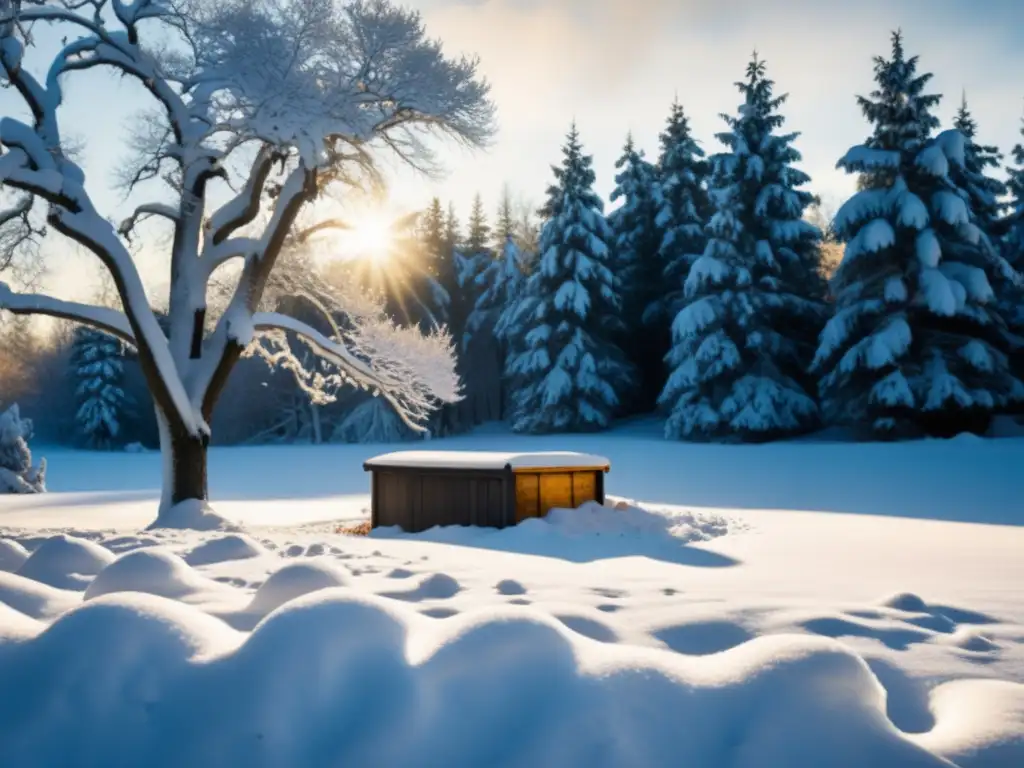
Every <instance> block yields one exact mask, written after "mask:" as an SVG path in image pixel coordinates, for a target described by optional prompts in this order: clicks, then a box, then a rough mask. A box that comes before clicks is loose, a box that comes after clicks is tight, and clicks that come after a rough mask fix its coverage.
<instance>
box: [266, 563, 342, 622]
mask: <svg viewBox="0 0 1024 768" xmlns="http://www.w3.org/2000/svg"><path fill="white" fill-rule="evenodd" d="M348 585H349V573H348V571H347V570H345V569H344V568H342V567H341V566H339V565H335V564H334V563H332V562H330V561H329V560H309V561H304V562H301V563H291V564H290V565H286V566H284V567H283V568H279V569H278V570H276V571H274V573H272V574H271V575H270V578H268V579H267V580H266V581H265V582H263V584H262V585H261V586H260V588H259V589H257V590H256V594H255V595H253V598H252V602H251V603H250V604H249V609H248V610H249V612H250V613H258V614H263V615H265V614H268V613H270V612H271V611H274V610H276V609H277V608H279V607H280V606H282V605H284V604H285V603H287V602H289V601H291V600H294V599H295V598H297V597H301V596H302V595H306V594H308V593H310V592H316V591H318V590H321V589H330V588H331V587H346V586H348Z"/></svg>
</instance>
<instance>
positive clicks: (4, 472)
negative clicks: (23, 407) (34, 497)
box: [0, 403, 46, 493]
mask: <svg viewBox="0 0 1024 768" xmlns="http://www.w3.org/2000/svg"><path fill="white" fill-rule="evenodd" d="M31 437H32V421H31V419H23V418H21V413H20V411H19V410H18V404H17V403H14V404H13V405H11V406H10V407H9V408H8V409H7V410H6V411H4V412H3V413H2V414H0V493H42V492H44V491H45V490H46V459H42V460H41V461H40V462H39V464H38V465H37V466H32V452H31V451H30V450H29V447H28V440H29V438H31Z"/></svg>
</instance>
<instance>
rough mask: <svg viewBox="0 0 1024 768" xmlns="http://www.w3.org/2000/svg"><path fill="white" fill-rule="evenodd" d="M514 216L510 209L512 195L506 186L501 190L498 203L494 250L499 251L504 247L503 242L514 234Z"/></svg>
mask: <svg viewBox="0 0 1024 768" xmlns="http://www.w3.org/2000/svg"><path fill="white" fill-rule="evenodd" d="M515 231H516V214H515V211H514V210H513V209H512V193H511V192H510V191H509V188H508V185H507V184H506V185H505V186H504V187H503V188H502V190H501V200H499V201H498V217H497V220H496V221H495V225H494V249H495V250H496V251H500V250H501V249H502V248H504V247H505V241H506V240H508V239H509V238H510V237H512V236H513V235H514V234H515Z"/></svg>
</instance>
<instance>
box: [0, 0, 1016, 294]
mask: <svg viewBox="0 0 1024 768" xmlns="http://www.w3.org/2000/svg"><path fill="white" fill-rule="evenodd" d="M407 2H408V4H409V5H412V6H414V7H416V8H418V9H420V10H421V11H422V12H423V15H424V19H425V21H426V24H427V29H428V32H429V33H430V35H431V36H434V37H439V38H440V39H441V40H442V41H443V42H444V44H445V46H446V49H447V50H448V51H449V52H450V53H476V54H478V55H479V56H480V60H481V69H482V72H483V74H484V75H485V76H486V77H487V78H488V79H489V80H490V82H491V84H492V86H493V97H494V100H495V102H496V104H497V107H498V119H499V122H500V132H499V133H498V136H497V138H496V141H495V143H494V145H493V146H492V147H491V148H490V149H489V150H487V151H485V152H479V153H468V152H463V151H459V152H455V153H452V154H449V155H447V156H446V158H445V159H446V162H447V165H448V167H449V170H450V172H449V174H448V175H447V176H446V177H445V178H444V179H443V180H440V181H428V180H424V179H421V178H416V177H413V176H409V175H405V174H403V175H402V176H401V177H400V178H398V179H396V181H395V185H394V192H393V194H394V198H395V200H396V205H397V206H398V207H401V208H406V209H409V208H412V207H417V206H419V205H421V204H423V203H425V202H426V201H427V200H428V199H429V197H430V196H431V195H434V194H436V195H439V196H441V197H443V198H446V199H454V201H455V202H456V204H457V205H458V206H459V209H460V215H461V216H462V218H463V219H465V215H466V212H467V208H468V205H469V201H470V200H471V198H472V195H473V194H474V193H475V192H476V191H479V192H480V193H482V195H483V196H484V199H485V202H486V203H487V206H488V209H489V210H492V209H493V207H494V204H495V202H496V200H497V196H498V193H499V191H500V188H501V186H502V185H503V184H504V183H508V184H509V185H510V186H511V187H512V189H513V191H514V192H515V193H516V194H518V195H523V196H525V197H527V198H530V199H531V200H533V201H534V202H539V201H540V200H541V198H542V196H543V193H544V189H545V188H546V186H547V184H548V182H549V180H550V165H551V163H553V162H557V161H558V159H559V157H560V155H559V147H560V144H561V142H562V139H563V137H564V135H565V133H566V130H567V128H568V126H569V123H570V121H571V120H573V119H575V120H576V121H577V123H578V125H579V129H580V132H581V136H582V140H583V142H584V145H585V148H586V151H587V152H589V153H591V154H593V155H594V156H595V169H596V172H597V177H598V182H597V183H598V191H599V192H600V193H601V194H602V195H605V196H606V197H607V194H608V193H609V192H610V191H611V188H612V186H613V184H614V179H613V176H614V162H615V159H616V158H617V157H618V155H619V153H620V151H621V146H622V143H623V140H624V138H625V135H626V133H627V131H630V130H632V131H633V133H634V135H635V137H636V140H637V142H638V144H639V145H640V146H641V147H642V148H644V149H645V150H646V151H647V153H648V155H649V156H650V157H652V158H653V157H656V155H657V147H658V134H659V132H660V131H661V129H662V127H663V125H664V121H665V117H666V115H667V114H668V111H669V107H670V105H671V103H672V100H673V98H674V97H676V96H678V98H679V100H680V102H681V103H682V104H683V105H684V107H685V109H686V111H687V113H688V114H689V115H690V117H691V119H692V124H693V126H694V129H695V131H696V134H697V135H698V137H699V138H700V139H701V140H702V142H703V144H704V146H705V148H706V149H707V150H709V151H712V152H713V151H716V150H717V149H718V144H717V142H716V140H715V138H714V134H715V132H717V131H719V130H721V127H722V121H721V118H720V117H719V114H720V113H721V112H723V111H724V112H730V113H732V112H734V111H735V109H736V107H737V105H738V103H739V95H738V92H737V91H736V89H735V86H734V85H733V84H734V82H735V81H736V80H738V79H740V78H741V77H742V75H743V71H744V68H745V66H746V64H747V62H748V60H749V57H750V54H751V52H752V51H753V50H754V49H755V48H756V49H757V50H758V52H759V54H760V55H761V57H762V58H764V59H765V60H766V61H767V63H768V73H769V75H770V76H771V77H772V78H773V79H774V80H775V81H776V83H777V88H778V90H779V92H787V93H789V94H790V98H789V102H788V103H787V104H786V106H785V109H784V113H785V115H786V117H787V120H788V122H787V129H789V130H794V131H800V132H802V134H803V135H802V137H801V138H800V139H799V140H798V142H797V145H796V146H797V148H798V149H799V150H800V151H801V152H802V153H803V155H804V162H803V164H802V165H803V168H804V170H806V171H807V172H808V173H809V174H810V175H811V177H812V179H813V182H812V185H811V189H812V191H814V192H816V193H818V194H820V195H822V196H823V197H824V198H825V199H826V200H835V201H837V202H841V200H842V199H843V198H844V197H845V196H846V195H848V194H849V192H850V191H851V190H852V184H851V181H850V179H849V178H847V177H846V176H845V174H843V173H841V172H839V171H836V170H835V163H836V160H837V159H838V158H839V157H840V156H841V155H842V154H843V153H844V152H845V151H846V149H847V148H848V147H849V146H851V145H852V144H855V143H859V142H860V141H862V140H863V139H864V138H865V137H866V136H867V133H868V127H867V125H866V123H865V122H864V120H863V118H862V116H861V114H860V111H859V109H858V107H857V105H856V102H855V98H854V97H855V95H856V94H858V93H867V92H868V91H869V90H870V89H871V87H872V60H871V59H872V56H873V55H875V54H888V52H889V45H890V43H889V34H890V31H891V30H892V29H894V28H896V27H902V28H903V30H904V33H905V36H906V47H907V50H908V52H909V53H911V54H919V55H920V57H921V66H922V68H923V69H925V70H928V71H932V72H934V74H935V78H934V80H933V86H934V90H937V91H939V92H941V93H944V94H945V96H946V98H945V99H944V101H943V104H942V106H941V109H940V112H939V116H940V118H941V119H942V120H943V123H944V124H948V121H949V119H950V118H951V116H952V114H953V112H954V111H955V109H956V107H957V105H958V104H959V101H960V94H961V91H962V90H966V92H967V96H968V100H969V102H970V105H971V107H972V110H973V111H974V113H975V116H976V118H977V120H978V122H979V124H980V133H981V139H982V140H984V141H985V142H988V143H994V144H997V145H999V146H1000V148H1001V149H1003V151H1004V152H1005V151H1007V150H1008V149H1009V148H1010V147H1011V146H1012V145H1013V143H1015V142H1016V141H1017V140H1018V139H1019V138H1020V137H1019V127H1020V118H1021V115H1022V106H1024V2H1022V0H857V1H856V2H851V1H849V0H832V1H831V2H821V1H820V0H819V1H818V2H810V1H809V0H779V1H778V2H772V1H770V0H760V2H758V1H756V0H716V1H714V2H712V1H711V0H407ZM126 88H127V86H123V85H118V84H116V83H115V82H113V81H111V80H110V79H109V78H97V77H93V78H92V79H91V80H88V81H87V82H86V83H84V84H83V85H82V86H80V87H78V88H76V89H74V92H73V94H72V97H71V98H70V99H69V103H68V105H67V108H66V110H65V119H66V124H68V125H72V126H73V127H74V132H75V133H76V134H78V135H79V136H80V137H81V138H83V139H85V140H86V141H87V142H88V143H89V144H90V145H91V146H92V147H93V149H91V150H90V154H89V156H88V162H87V168H86V170H87V172H88V173H89V174H90V177H91V178H92V177H95V178H96V180H97V184H103V183H105V182H106V181H107V180H108V179H109V175H110V165H111V163H112V162H113V161H114V159H115V158H116V156H117V153H118V138H119V137H120V136H123V132H124V127H123V122H124V120H125V117H126V116H127V114H128V111H129V108H130V107H132V106H137V105H132V104H126V103H125V102H126V101H133V100H134V97H135V95H136V93H137V92H136V91H134V90H126ZM126 95H128V96H130V97H131V98H126ZM6 103H7V97H3V99H2V100H0V106H2V105H3V104H6ZM96 147H98V149H96ZM88 264H89V259H88V257H85V256H75V257H68V258H66V259H63V260H62V268H61V270H60V273H59V274H58V276H57V281H56V282H57V283H58V284H59V288H60V292H61V293H62V294H64V295H69V294H76V293H77V294H81V293H82V292H83V291H85V290H86V289H87V286H88V285H89V280H88V270H89V268H90V267H89V266H88ZM155 268H156V265H155V262H154V264H153V265H147V269H148V270H150V274H151V275H152V277H153V278H154V279H155V280H159V276H158V275H157V274H156V273H155V272H153V271H152V270H154V269H155Z"/></svg>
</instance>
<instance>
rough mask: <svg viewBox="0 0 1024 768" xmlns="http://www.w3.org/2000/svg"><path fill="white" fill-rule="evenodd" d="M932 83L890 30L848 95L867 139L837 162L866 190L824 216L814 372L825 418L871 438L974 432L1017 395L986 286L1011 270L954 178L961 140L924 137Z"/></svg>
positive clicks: (928, 132)
mask: <svg viewBox="0 0 1024 768" xmlns="http://www.w3.org/2000/svg"><path fill="white" fill-rule="evenodd" d="M930 79H931V75H930V74H927V73H918V58H917V57H916V56H913V57H909V58H908V57H907V56H906V54H905V52H904V48H903V39H902V36H901V34H900V33H899V32H896V33H894V34H893V37H892V56H891V58H890V59H885V58H884V57H876V59H875V81H876V83H877V87H876V89H875V90H874V91H873V92H872V93H871V95H870V96H868V97H859V98H858V101H859V103H860V106H861V109H862V111H863V112H864V115H865V117H866V118H867V119H868V121H869V122H870V123H872V125H873V133H872V135H871V137H870V138H869V139H868V140H867V141H866V142H865V144H864V145H863V146H857V147H853V148H852V149H851V150H850V151H849V152H848V153H847V154H846V155H845V156H844V157H843V159H842V160H840V161H839V167H841V168H845V169H846V170H848V171H850V172H852V173H859V174H861V177H862V179H863V185H862V186H863V187H864V188H863V189H862V191H860V192H858V193H857V194H856V195H854V196H853V197H852V198H851V199H850V200H849V201H847V203H846V204H845V205H844V206H843V207H842V208H841V209H840V211H839V213H838V214H837V216H836V222H835V225H836V231H837V232H838V233H839V235H840V237H842V239H843V241H844V242H845V243H846V251H845V254H844V257H843V261H842V264H841V265H840V267H839V269H838V270H837V272H836V275H835V277H834V279H833V294H834V297H835V315H834V316H833V318H832V319H831V321H830V322H829V323H828V325H827V327H826V328H825V330H824V331H823V333H822V336H821V344H820V347H819V349H818V353H817V357H816V360H815V367H816V369H817V370H818V371H820V372H821V373H822V382H821V384H822V396H823V407H824V409H825V411H826V414H827V415H828V416H829V417H830V418H831V419H832V420H834V421H836V422H845V423H851V424H854V425H869V426H870V427H871V428H872V430H873V431H874V433H875V434H876V435H878V436H902V435H916V434H922V433H924V434H931V435H938V436H945V435H952V434H956V433H958V432H961V431H964V430H976V431H981V430H984V429H985V428H986V427H987V424H988V421H989V418H990V415H991V413H992V411H993V409H995V408H1000V407H1002V406H1004V405H1006V404H1008V403H1010V402H1012V401H1016V400H1019V399H1020V398H1021V396H1022V395H1024V387H1022V385H1021V383H1020V382H1019V381H1018V380H1017V379H1016V378H1014V377H1013V375H1012V374H1011V373H1010V371H1009V366H1008V360H1007V355H1006V346H1005V344H1006V335H1005V327H1004V323H1003V320H1002V318H1001V317H1000V314H999V312H998V310H997V307H996V302H995V300H994V292H993V288H992V286H993V284H995V283H997V282H998V281H1000V280H1002V279H1006V278H1007V277H1008V276H1009V275H1011V274H1012V273H1011V271H1010V269H1009V266H1008V265H1007V264H1006V262H1005V261H1004V260H1003V259H1002V258H1001V257H1000V256H999V255H998V254H996V253H994V252H993V251H992V249H991V248H989V247H988V244H987V242H986V238H985V236H984V233H983V231H982V228H981V226H980V224H979V220H978V217H977V215H976V214H975V213H974V212H973V211H972V210H971V207H970V205H969V204H968V201H969V200H970V193H969V192H968V191H967V190H964V189H961V188H960V187H959V186H958V185H957V183H956V181H955V178H956V176H957V175H958V174H960V175H963V174H965V173H966V172H967V167H966V166H967V153H966V142H965V138H964V136H963V134H961V133H960V132H959V131H957V130H955V129H954V130H950V131H945V132H943V133H940V134H938V135H937V136H934V137H933V136H932V132H933V130H934V129H935V128H937V127H938V120H937V119H936V118H935V117H934V115H933V114H932V109H933V108H934V107H935V106H936V105H937V104H938V103H939V100H940V98H941V97H940V96H939V95H937V94H930V93H926V92H925V89H926V87H927V85H928V82H929V81H930Z"/></svg>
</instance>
